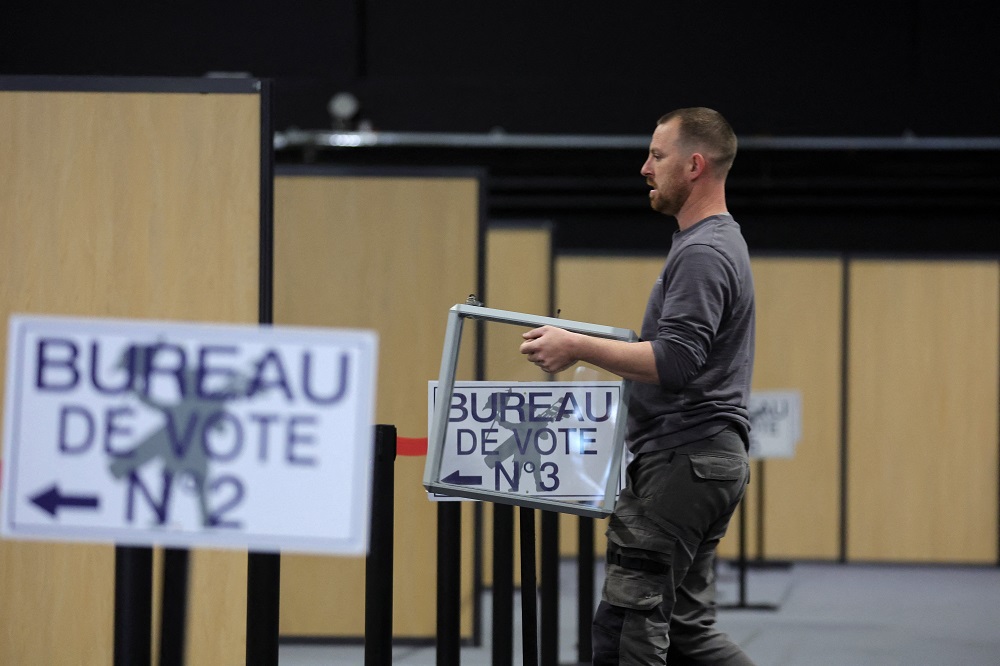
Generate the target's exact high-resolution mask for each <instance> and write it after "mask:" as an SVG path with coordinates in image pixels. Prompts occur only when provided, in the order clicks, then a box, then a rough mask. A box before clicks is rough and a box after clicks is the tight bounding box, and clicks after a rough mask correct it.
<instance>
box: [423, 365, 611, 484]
mask: <svg viewBox="0 0 1000 666" xmlns="http://www.w3.org/2000/svg"><path fill="white" fill-rule="evenodd" d="M621 388H622V387H621V382H599V381H595V382H586V383H582V382H517V383H514V384H511V383H502V382H461V381H458V382H455V388H454V392H453V393H452V396H451V407H450V409H449V411H448V425H447V432H446V434H445V437H444V450H443V454H442V458H441V481H442V482H443V483H449V484H454V485H460V486H464V487H465V488H467V489H470V490H481V491H485V492H489V493H502V494H506V495H519V496H522V497H528V496H533V497H536V498H539V499H558V500H598V499H602V498H603V497H604V493H605V487H606V485H607V482H608V474H609V473H611V472H612V471H614V473H615V474H617V473H618V468H617V467H614V468H613V470H612V465H613V462H612V461H613V457H614V456H613V454H614V447H615V445H616V442H615V434H616V426H617V422H616V420H617V416H618V414H619V411H618V407H619V402H620V401H621ZM428 390H429V395H428V400H427V403H428V418H429V419H431V418H433V415H434V407H435V404H436V402H437V391H438V383H437V382H430V383H429V389H428ZM618 446H619V447H620V446H621V444H620V442H619V443H618Z"/></svg>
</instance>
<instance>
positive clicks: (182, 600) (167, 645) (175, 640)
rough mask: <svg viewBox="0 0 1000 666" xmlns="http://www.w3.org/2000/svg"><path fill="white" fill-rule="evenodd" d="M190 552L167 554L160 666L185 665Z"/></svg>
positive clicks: (168, 551)
mask: <svg viewBox="0 0 1000 666" xmlns="http://www.w3.org/2000/svg"><path fill="white" fill-rule="evenodd" d="M187 591H188V551H187V549H184V548H166V549H164V551H163V604H162V606H161V609H160V666H181V664H183V663H184V647H185V645H186V642H185V636H186V635H187V632H186V627H187V596H188V595H187Z"/></svg>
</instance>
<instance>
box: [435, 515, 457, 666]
mask: <svg viewBox="0 0 1000 666" xmlns="http://www.w3.org/2000/svg"><path fill="white" fill-rule="evenodd" d="M461 543H462V504H461V502H438V542H437V563H438V565H437V581H438V585H437V589H438V599H437V666H457V664H458V663H459V662H460V661H461V647H462V634H461V626H460V624H461V623H460V620H461V601H462V587H461V580H462V567H461V564H462V551H461Z"/></svg>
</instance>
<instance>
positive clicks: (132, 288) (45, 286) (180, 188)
mask: <svg viewBox="0 0 1000 666" xmlns="http://www.w3.org/2000/svg"><path fill="white" fill-rule="evenodd" d="M259 147H260V99H259V97H258V96H256V95H239V94H232V95H212V94H172V93H171V94H167V93H155V94H153V93H128V94H126V93H114V94H111V93H68V92H67V93H55V92H31V93H27V92H0V155H3V159H2V160H0V238H2V239H3V241H2V242H0V271H2V272H0V275H2V276H3V277H2V279H0V318H2V321H3V325H2V327H0V345H2V346H3V347H4V348H5V347H6V344H5V342H6V333H7V317H8V316H9V315H10V314H11V313H14V312H21V313H49V314H62V315H81V316H113V317H127V318H156V319H178V320H190V321H215V322H247V323H254V322H256V321H257V315H258V312H257V292H258V274H259V268H258V261H259V259H258V256H259V255H258V247H259V228H260V211H259V200H260V197H259V184H260V166H259V165H260V155H259ZM2 363H3V359H2V358H0V365H2ZM191 566H192V571H191V578H192V585H191V593H190V597H189V627H190V629H189V632H188V636H189V641H188V653H187V654H188V661H187V663H189V664H193V665H196V664H213V665H215V664H236V663H242V662H243V661H244V660H245V655H244V652H245V626H246V553H245V552H244V553H240V552H218V553H216V552H200V551H199V552H195V553H193V557H192V564H191ZM113 612H114V549H113V547H111V546H91V545H77V544H72V545H70V544H54V543H44V544H43V543H28V542H15V541H0V664H78V663H86V664H109V663H111V661H112V652H113Z"/></svg>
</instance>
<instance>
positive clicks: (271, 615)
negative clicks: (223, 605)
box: [247, 553, 281, 666]
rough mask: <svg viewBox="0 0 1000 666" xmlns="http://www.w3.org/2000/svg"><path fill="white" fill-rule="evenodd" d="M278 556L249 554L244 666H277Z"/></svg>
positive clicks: (279, 580)
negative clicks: (245, 664)
mask: <svg viewBox="0 0 1000 666" xmlns="http://www.w3.org/2000/svg"><path fill="white" fill-rule="evenodd" d="M280 595H281V555H279V554H278V553H250V555H249V557H248V559H247V666H278V607H279V602H280Z"/></svg>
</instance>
